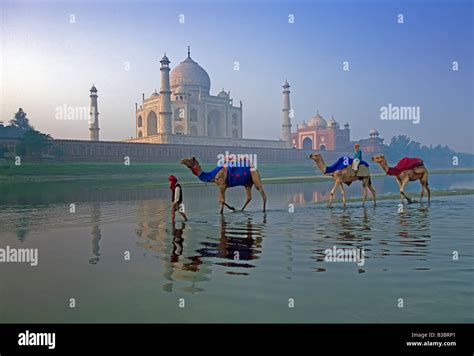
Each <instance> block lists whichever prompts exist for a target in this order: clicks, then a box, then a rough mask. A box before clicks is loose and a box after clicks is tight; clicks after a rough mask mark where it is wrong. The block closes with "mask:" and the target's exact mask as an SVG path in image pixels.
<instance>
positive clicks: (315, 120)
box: [308, 111, 327, 128]
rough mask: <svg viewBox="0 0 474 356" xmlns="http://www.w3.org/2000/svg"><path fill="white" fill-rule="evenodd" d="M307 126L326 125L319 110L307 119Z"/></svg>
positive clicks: (322, 126) (323, 126)
mask: <svg viewBox="0 0 474 356" xmlns="http://www.w3.org/2000/svg"><path fill="white" fill-rule="evenodd" d="M308 126H311V127H314V126H316V127H321V128H325V127H326V126H327V122H326V120H324V118H323V117H322V116H321V115H320V114H319V111H318V112H317V113H316V116H313V117H312V118H311V119H309V121H308Z"/></svg>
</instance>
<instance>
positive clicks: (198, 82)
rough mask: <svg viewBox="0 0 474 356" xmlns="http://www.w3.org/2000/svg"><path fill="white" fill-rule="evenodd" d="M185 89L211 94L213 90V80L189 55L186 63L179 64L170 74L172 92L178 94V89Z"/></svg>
mask: <svg viewBox="0 0 474 356" xmlns="http://www.w3.org/2000/svg"><path fill="white" fill-rule="evenodd" d="M180 86H182V87H185V88H186V89H187V90H193V91H194V90H196V91H198V90H201V91H202V92H203V93H206V94H209V91H210V90H211V79H210V78H209V74H207V72H206V71H205V70H204V69H203V68H202V67H201V66H200V65H199V64H197V63H196V62H194V61H193V60H192V59H191V57H190V56H189V55H188V58H186V59H185V60H184V61H182V62H181V63H180V64H178V65H177V66H176V67H175V68H174V69H173V70H172V71H171V73H170V87H171V91H173V92H176V90H175V89H177V87H180Z"/></svg>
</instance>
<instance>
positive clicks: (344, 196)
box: [339, 182, 346, 207]
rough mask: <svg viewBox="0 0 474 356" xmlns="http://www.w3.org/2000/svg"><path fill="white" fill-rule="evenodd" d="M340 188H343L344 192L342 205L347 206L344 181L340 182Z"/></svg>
mask: <svg viewBox="0 0 474 356" xmlns="http://www.w3.org/2000/svg"><path fill="white" fill-rule="evenodd" d="M339 189H340V190H341V194H342V205H343V206H344V207H345V206H346V191H345V190H344V186H343V185H342V182H340V183H339Z"/></svg>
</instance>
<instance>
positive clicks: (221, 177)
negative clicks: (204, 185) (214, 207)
mask: <svg viewBox="0 0 474 356" xmlns="http://www.w3.org/2000/svg"><path fill="white" fill-rule="evenodd" d="M180 163H181V164H184V165H185V166H186V167H188V168H189V169H190V170H191V172H192V173H193V174H194V175H196V176H199V175H200V174H201V172H202V169H201V166H200V164H199V162H198V160H197V159H196V157H191V158H185V159H182V160H181V162H180ZM250 175H251V179H249V181H248V182H247V184H246V185H244V188H245V192H246V193H247V200H246V201H245V204H244V206H243V207H242V209H241V211H244V210H245V208H246V207H247V205H248V204H249V203H250V201H251V200H252V186H253V185H255V188H256V189H257V190H258V191H259V192H260V194H261V195H262V201H263V212H265V208H266V204H267V196H266V194H265V191H264V190H263V184H262V179H261V178H260V173H259V172H258V171H257V170H256V169H254V170H252V169H251V170H250ZM212 182H214V183H215V184H216V185H217V186H218V187H219V192H220V198H219V202H220V203H221V210H220V213H221V214H223V213H224V206H226V207H227V208H229V209H230V210H232V211H235V208H234V207H233V206H230V205H228V204H227V203H226V202H225V191H226V189H227V188H229V187H228V186H227V169H225V167H222V168H221V169H220V170H219V172H217V174H216V176H215V178H214V180H212Z"/></svg>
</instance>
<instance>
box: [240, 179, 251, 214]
mask: <svg viewBox="0 0 474 356" xmlns="http://www.w3.org/2000/svg"><path fill="white" fill-rule="evenodd" d="M245 193H247V200H246V201H245V204H244V206H243V207H242V211H244V210H245V208H246V207H247V205H248V204H249V203H250V201H251V200H252V185H246V186H245Z"/></svg>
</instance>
